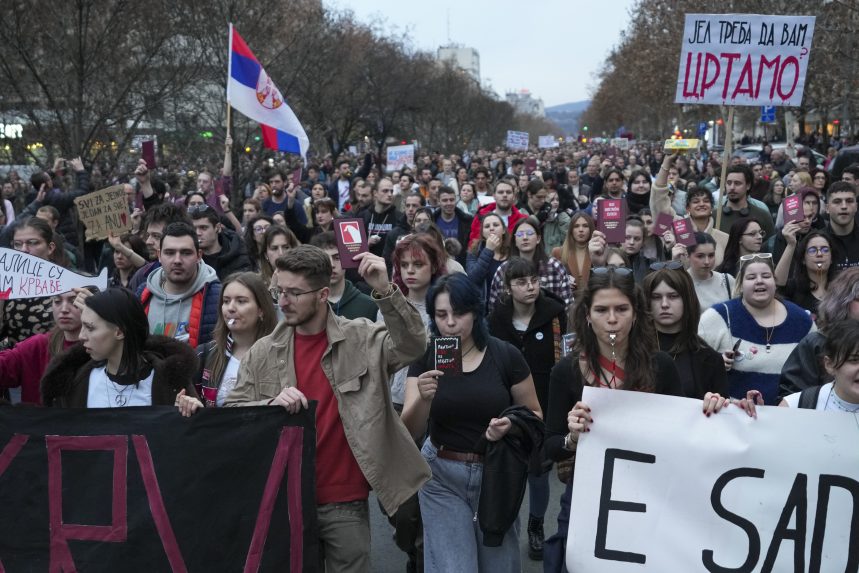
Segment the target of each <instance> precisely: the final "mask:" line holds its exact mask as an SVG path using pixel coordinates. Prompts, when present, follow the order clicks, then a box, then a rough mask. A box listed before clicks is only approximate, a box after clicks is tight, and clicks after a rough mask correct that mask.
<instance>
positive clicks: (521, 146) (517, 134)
mask: <svg viewBox="0 0 859 573" xmlns="http://www.w3.org/2000/svg"><path fill="white" fill-rule="evenodd" d="M528 137H529V136H528V133H527V132H525V131H508V132H507V149H512V150H513V151H528Z"/></svg>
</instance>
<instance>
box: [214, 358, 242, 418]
mask: <svg viewBox="0 0 859 573" xmlns="http://www.w3.org/2000/svg"><path fill="white" fill-rule="evenodd" d="M239 364H240V362H239V359H238V358H236V357H235V356H230V361H229V362H227V366H226V368H224V375H223V376H222V377H221V385H220V386H218V396H217V397H216V398H215V406H217V407H218V408H222V407H223V406H224V400H226V399H227V396H229V395H230V392H232V391H233V389H234V388H235V387H236V379H237V378H238V377H239Z"/></svg>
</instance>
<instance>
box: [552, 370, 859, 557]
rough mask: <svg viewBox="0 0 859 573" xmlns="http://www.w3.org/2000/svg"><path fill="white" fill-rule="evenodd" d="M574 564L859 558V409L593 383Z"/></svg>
mask: <svg viewBox="0 0 859 573" xmlns="http://www.w3.org/2000/svg"><path fill="white" fill-rule="evenodd" d="M582 400H583V401H584V402H585V403H587V404H588V405H589V406H590V407H591V411H592V414H593V418H594V422H593V425H592V427H591V431H590V432H588V433H587V434H585V435H583V436H582V437H581V438H580V440H579V445H578V451H577V454H576V471H575V476H574V481H573V483H574V485H573V497H572V504H571V510H570V515H571V519H570V530H569V537H568V539H567V556H566V560H567V569H569V570H570V571H575V572H576V573H589V572H599V573H626V572H636V573H638V572H642V571H644V572H649V571H653V572H654V573H666V572H675V571H678V572H680V571H682V572H683V573H695V572H699V571H700V572H713V571H745V572H749V573H751V572H755V573H757V572H765V571H769V572H773V571H776V572H780V571H809V572H811V571H818V572H820V571H856V570H857V567H859V415H855V414H849V413H843V412H818V411H815V410H798V409H793V408H779V407H775V406H770V407H761V408H758V417H757V419H753V418H750V417H749V416H747V415H746V413H745V412H743V411H742V410H741V409H740V408H738V407H736V406H731V407H728V408H727V409H725V410H723V411H721V412H719V413H718V414H715V415H712V416H710V417H707V416H704V414H702V413H701V401H700V400H690V399H687V398H675V397H670V396H659V395H654V394H647V393H643V392H622V391H617V390H608V389H599V388H590V387H586V388H585V389H584V395H583V398H582Z"/></svg>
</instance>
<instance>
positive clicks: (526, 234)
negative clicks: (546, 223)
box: [516, 229, 537, 239]
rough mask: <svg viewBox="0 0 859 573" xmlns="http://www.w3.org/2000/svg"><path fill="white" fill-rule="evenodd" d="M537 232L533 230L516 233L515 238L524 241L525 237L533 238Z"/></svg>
mask: <svg viewBox="0 0 859 573" xmlns="http://www.w3.org/2000/svg"><path fill="white" fill-rule="evenodd" d="M536 234H537V232H536V231H535V230H534V229H527V230H525V231H516V237H517V238H518V239H524V238H525V237H533V236H534V235H536Z"/></svg>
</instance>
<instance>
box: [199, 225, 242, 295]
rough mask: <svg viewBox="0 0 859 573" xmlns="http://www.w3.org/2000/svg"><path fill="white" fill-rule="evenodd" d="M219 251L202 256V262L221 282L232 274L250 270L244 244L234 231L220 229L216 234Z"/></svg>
mask: <svg viewBox="0 0 859 573" xmlns="http://www.w3.org/2000/svg"><path fill="white" fill-rule="evenodd" d="M218 243H219V244H220V245H221V250H220V251H218V252H217V253H215V254H214V255H206V254H204V255H203V261H204V262H205V263H206V264H207V265H209V266H210V267H212V268H213V269H215V272H216V273H217V275H218V280H220V281H221V282H223V281H224V279H225V278H227V277H228V276H230V275H231V274H233V273H237V272H241V271H249V270H251V259H250V257H248V255H247V251H245V243H244V241H242V239H241V237H239V236H238V235H237V234H236V233H235V232H234V231H230V230H229V229H222V230H221V232H220V234H218Z"/></svg>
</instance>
